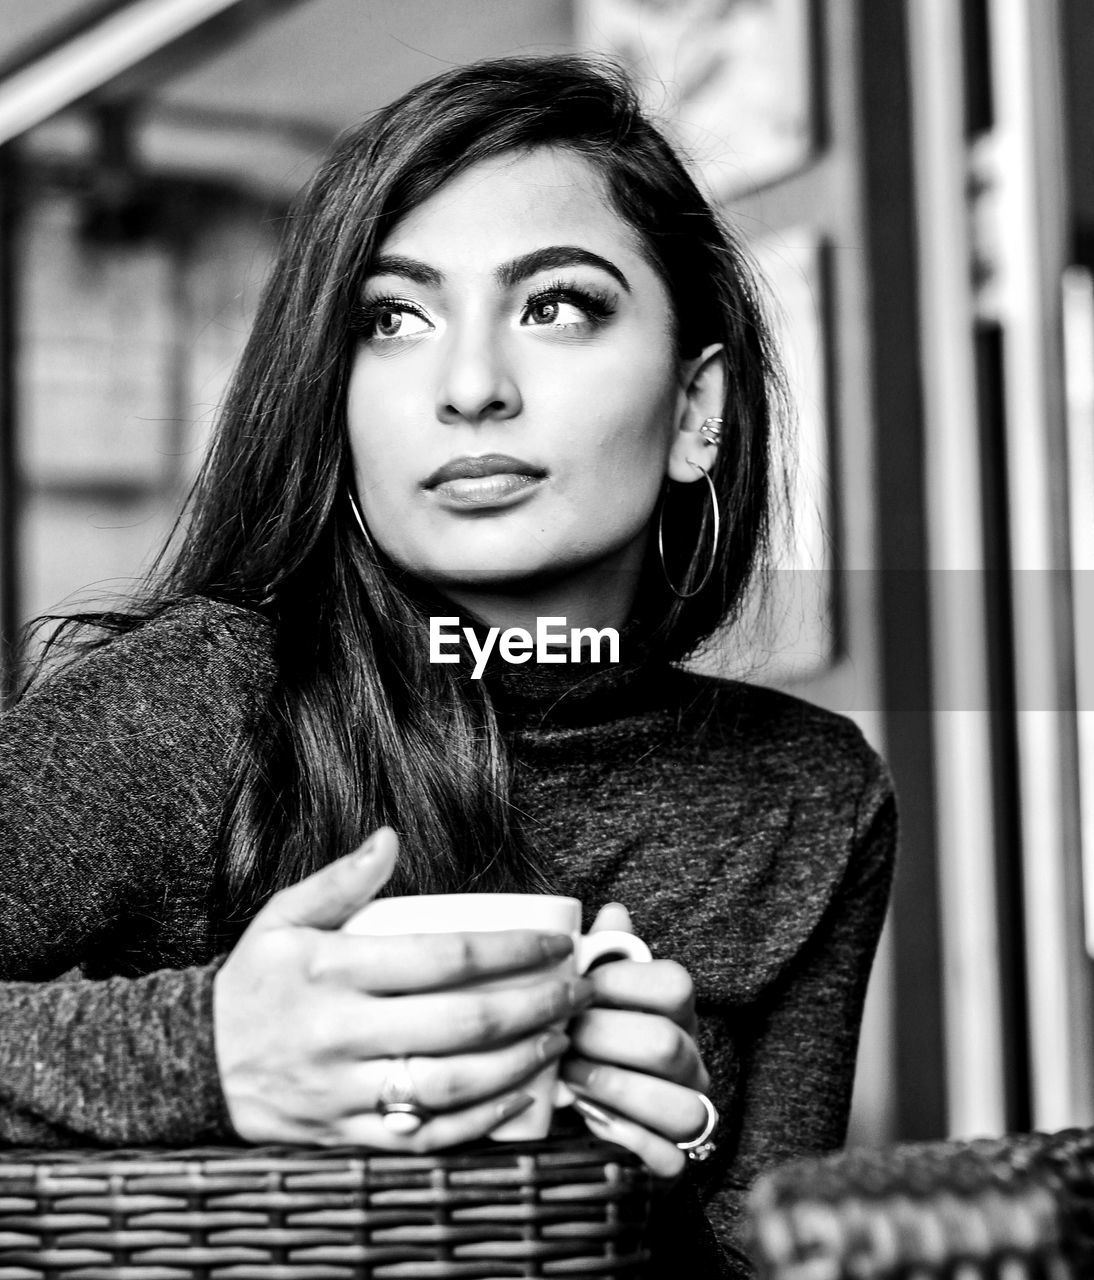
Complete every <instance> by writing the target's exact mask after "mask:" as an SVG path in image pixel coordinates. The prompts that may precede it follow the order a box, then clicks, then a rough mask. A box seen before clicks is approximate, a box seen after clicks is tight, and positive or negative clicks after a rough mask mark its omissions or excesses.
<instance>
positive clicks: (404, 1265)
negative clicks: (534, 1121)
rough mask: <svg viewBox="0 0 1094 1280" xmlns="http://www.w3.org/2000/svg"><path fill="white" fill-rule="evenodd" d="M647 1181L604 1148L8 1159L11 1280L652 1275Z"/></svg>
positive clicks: (580, 1144) (1, 1176)
mask: <svg viewBox="0 0 1094 1280" xmlns="http://www.w3.org/2000/svg"><path fill="white" fill-rule="evenodd" d="M650 1193H651V1183H650V1178H649V1176H648V1174H647V1173H646V1172H645V1171H644V1170H643V1169H642V1167H641V1166H640V1165H639V1164H638V1163H637V1161H636V1160H635V1159H634V1158H633V1157H632V1156H631V1155H630V1154H629V1153H628V1152H625V1151H622V1150H621V1149H620V1148H618V1147H614V1146H611V1145H609V1144H607V1143H602V1142H599V1141H597V1140H595V1139H591V1138H589V1139H586V1138H573V1139H569V1138H568V1139H565V1140H555V1141H552V1140H546V1141H544V1142H538V1143H490V1144H484V1145H480V1146H477V1147H475V1148H465V1149H461V1150H456V1151H450V1152H443V1153H438V1154H434V1155H429V1156H397V1155H377V1154H375V1153H366V1152H361V1151H355V1150H348V1149H337V1150H329V1151H324V1150H317V1149H313V1148H297V1147H261V1148H259V1147H251V1148H247V1147H231V1148H227V1147H225V1148H210V1149H205V1150H191V1151H168V1150H139V1151H68V1152H58V1151H48V1152H44V1151H27V1150H11V1151H5V1152H0V1277H3V1280H40V1278H48V1280H62V1278H63V1280H108V1278H109V1280H191V1278H193V1277H196V1278H198V1280H381V1278H383V1280H388V1278H389V1277H390V1278H395V1277H402V1278H406V1277H415V1278H417V1277H423V1278H425V1277H442V1278H444V1277H467V1278H472V1277H474V1278H477V1280H484V1278H485V1277H507V1276H569V1277H573V1276H597V1277H614V1276H639V1275H641V1273H642V1270H643V1267H644V1264H645V1262H646V1261H647V1253H646V1250H645V1247H644V1244H643V1239H644V1233H645V1224H646V1221H647V1219H648V1214H649V1202H650Z"/></svg>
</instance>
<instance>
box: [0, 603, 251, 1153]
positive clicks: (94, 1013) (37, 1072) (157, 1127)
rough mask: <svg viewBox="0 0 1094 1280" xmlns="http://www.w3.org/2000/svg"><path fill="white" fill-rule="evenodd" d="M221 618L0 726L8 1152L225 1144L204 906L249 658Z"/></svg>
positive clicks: (81, 671)
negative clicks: (219, 1140)
mask: <svg viewBox="0 0 1094 1280" xmlns="http://www.w3.org/2000/svg"><path fill="white" fill-rule="evenodd" d="M227 614H232V615H239V611H235V610H228V609H227V608H226V607H222V606H214V605H212V604H210V603H209V602H200V603H195V604H191V605H189V606H184V607H182V608H181V609H179V610H177V611H175V614H174V615H172V614H168V615H164V617H163V618H161V619H158V620H157V621H155V622H153V623H149V624H146V625H145V626H144V627H142V628H140V629H139V630H137V631H134V632H132V633H130V634H128V635H126V636H124V637H122V638H119V639H116V640H114V641H112V642H111V643H109V644H107V645H105V646H103V647H102V648H100V649H98V650H96V651H94V652H93V653H91V654H90V655H89V656H87V657H85V658H83V659H82V660H80V661H79V662H77V663H76V664H74V665H73V666H71V667H69V668H66V669H65V670H64V671H62V672H61V673H59V674H58V675H56V676H54V677H53V678H51V679H49V680H47V681H44V682H43V683H42V684H41V685H40V686H38V687H37V688H36V689H35V690H33V691H32V692H31V693H30V694H28V695H27V696H26V697H25V698H24V699H23V700H22V701H21V702H20V703H19V704H18V705H17V706H16V707H15V708H14V709H13V710H12V711H10V712H8V713H7V714H6V715H5V716H4V717H3V718H2V721H0V1143H2V1144H5V1145H13V1144H36V1145H51V1146H52V1145H74V1144H79V1143H107V1144H112V1145H125V1144H143V1143H156V1142H164V1143H187V1142H200V1141H206V1140H211V1139H213V1138H215V1137H217V1136H227V1135H229V1134H230V1133H231V1126H230V1124H229V1121H228V1116H227V1111H226V1109H225V1104H224V1101H223V1096H222V1093H221V1089H220V1082H219V1076H218V1073H217V1068H216V1055H215V1047H214V1043H213V1030H212V988H213V978H214V975H215V971H216V967H217V964H218V961H217V959H216V958H215V955H214V952H213V944H212V939H211V931H210V929H209V919H208V904H207V901H206V895H207V892H208V884H209V877H210V874H211V869H212V865H213V857H214V850H215V843H216V838H217V833H218V830H219V825H220V820H221V814H222V810H223V804H224V797H225V795H226V794H227V787H228V781H229V778H228V769H229V763H228V762H229V760H230V758H231V755H232V747H233V744H234V742H235V740H236V738H237V736H238V733H239V731H240V728H241V725H242V722H243V719H244V717H245V716H246V715H247V714H249V713H250V710H251V709H253V705H254V677H253V669H254V667H255V666H256V663H255V652H254V645H253V643H252V644H251V646H250V649H251V653H250V657H249V658H248V654H247V648H248V646H247V645H241V644H239V643H237V640H238V626H239V617H238V616H236V617H233V618H228V617H226V616H225V615H227ZM250 625H253V624H250ZM257 665H261V664H257ZM87 975H95V976H87Z"/></svg>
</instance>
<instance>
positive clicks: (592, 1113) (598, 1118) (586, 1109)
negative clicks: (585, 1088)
mask: <svg viewBox="0 0 1094 1280" xmlns="http://www.w3.org/2000/svg"><path fill="white" fill-rule="evenodd" d="M573 1108H574V1110H575V1111H579V1112H580V1113H581V1114H582V1115H583V1116H584V1117H585V1119H586V1120H588V1121H590V1122H591V1123H592V1124H599V1125H604V1126H605V1127H608V1126H610V1125H611V1123H612V1117H611V1116H610V1115H608V1113H607V1112H606V1111H601V1109H600V1108H599V1107H598V1106H597V1105H596V1103H595V1102H590V1101H589V1100H588V1099H587V1098H575V1099H574V1101H573Z"/></svg>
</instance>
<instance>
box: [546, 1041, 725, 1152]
mask: <svg viewBox="0 0 1094 1280" xmlns="http://www.w3.org/2000/svg"><path fill="white" fill-rule="evenodd" d="M561 1074H562V1078H563V1079H564V1080H565V1081H566V1083H567V1084H568V1085H570V1086H571V1087H572V1088H573V1090H574V1092H575V1093H576V1094H577V1095H578V1096H579V1097H582V1098H586V1099H588V1100H589V1101H591V1102H595V1103H599V1104H600V1105H601V1106H604V1107H607V1108H608V1109H609V1110H610V1111H613V1112H617V1113H618V1114H619V1115H621V1116H624V1117H625V1118H627V1119H629V1120H633V1121H634V1122H635V1123H636V1124H640V1125H641V1126H642V1127H643V1128H644V1129H651V1130H652V1131H653V1132H654V1133H658V1134H660V1135H661V1137H663V1138H668V1140H669V1141H670V1142H689V1141H690V1140H691V1139H692V1138H694V1137H696V1136H697V1135H698V1134H700V1133H702V1131H703V1127H704V1126H705V1125H706V1122H707V1110H706V1108H705V1107H704V1106H703V1104H702V1102H701V1101H700V1100H699V1095H698V1093H697V1092H696V1091H695V1090H694V1089H690V1088H685V1087H684V1086H683V1085H679V1084H674V1083H672V1082H671V1081H669V1080H659V1079H657V1077H656V1076H648V1075H645V1074H643V1073H642V1072H640V1071H628V1070H627V1069H626V1068H623V1067H613V1066H610V1065H608V1064H607V1063H603V1062H591V1061H590V1060H589V1059H588V1058H569V1059H567V1061H566V1062H565V1063H564V1064H563V1067H562V1073H561Z"/></svg>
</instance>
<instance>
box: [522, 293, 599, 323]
mask: <svg viewBox="0 0 1094 1280" xmlns="http://www.w3.org/2000/svg"><path fill="white" fill-rule="evenodd" d="M588 319H589V317H588V316H587V315H586V314H585V312H584V311H582V309H581V307H579V306H578V305H577V303H576V302H570V301H568V300H567V299H565V298H558V297H548V298H533V299H532V301H531V302H530V303H529V304H528V307H527V309H526V310H525V312H524V322H525V323H526V324H531V325H548V326H551V327H555V328H562V327H564V326H566V325H571V324H584V323H585V322H586V321H587V320H588Z"/></svg>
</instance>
